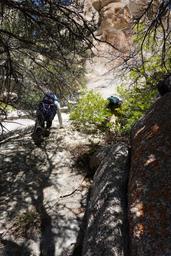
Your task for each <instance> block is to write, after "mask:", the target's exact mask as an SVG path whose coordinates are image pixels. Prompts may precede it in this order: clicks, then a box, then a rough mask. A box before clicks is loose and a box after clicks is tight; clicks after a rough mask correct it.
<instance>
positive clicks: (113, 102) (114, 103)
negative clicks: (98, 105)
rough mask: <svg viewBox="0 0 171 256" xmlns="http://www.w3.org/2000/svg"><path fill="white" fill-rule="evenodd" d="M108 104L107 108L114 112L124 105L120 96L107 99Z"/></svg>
mask: <svg viewBox="0 0 171 256" xmlns="http://www.w3.org/2000/svg"><path fill="white" fill-rule="evenodd" d="M107 100H108V104H107V108H108V109H110V110H111V112H114V111H115V110H116V109H117V108H119V107H120V106H121V105H122V100H121V99H120V98H119V97H118V96H110V97H109V98H107Z"/></svg>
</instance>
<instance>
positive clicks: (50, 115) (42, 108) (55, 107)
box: [36, 92, 63, 130]
mask: <svg viewBox="0 0 171 256" xmlns="http://www.w3.org/2000/svg"><path fill="white" fill-rule="evenodd" d="M56 113H57V115H58V120H59V125H60V128H62V127H63V125H62V116H61V111H60V104H59V100H58V98H57V96H56V95H55V94H54V93H51V92H49V93H46V94H45V96H44V97H43V100H42V101H41V102H40V103H39V104H38V108H37V112H36V117H37V121H36V127H40V128H45V129H47V130H49V129H50V128H51V126H52V121H53V119H54V117H55V115H56Z"/></svg>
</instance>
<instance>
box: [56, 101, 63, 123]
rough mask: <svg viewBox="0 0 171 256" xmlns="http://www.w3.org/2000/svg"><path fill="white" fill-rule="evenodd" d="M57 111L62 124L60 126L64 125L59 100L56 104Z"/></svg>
mask: <svg viewBox="0 0 171 256" xmlns="http://www.w3.org/2000/svg"><path fill="white" fill-rule="evenodd" d="M56 107H57V109H56V112H57V115H58V121H59V125H60V128H62V127H63V123H62V115H61V109H60V104H59V102H58V103H57V104H56Z"/></svg>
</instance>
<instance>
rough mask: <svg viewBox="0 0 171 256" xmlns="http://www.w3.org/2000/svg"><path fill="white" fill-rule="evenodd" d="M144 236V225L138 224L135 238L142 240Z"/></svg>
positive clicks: (134, 232) (135, 228)
mask: <svg viewBox="0 0 171 256" xmlns="http://www.w3.org/2000/svg"><path fill="white" fill-rule="evenodd" d="M143 234H144V225H143V224H142V223H138V224H137V225H136V226H135V227H134V230H133V236H134V237H135V238H140V237H141V236H143Z"/></svg>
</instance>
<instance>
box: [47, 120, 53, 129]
mask: <svg viewBox="0 0 171 256" xmlns="http://www.w3.org/2000/svg"><path fill="white" fill-rule="evenodd" d="M51 126H52V120H48V121H47V125H46V128H47V129H50V128H51Z"/></svg>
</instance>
